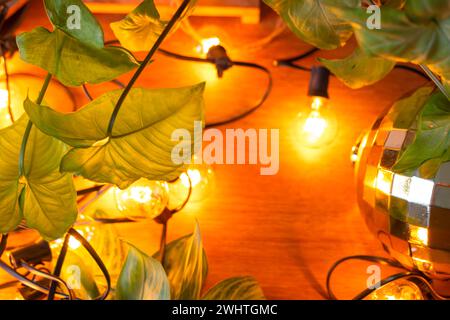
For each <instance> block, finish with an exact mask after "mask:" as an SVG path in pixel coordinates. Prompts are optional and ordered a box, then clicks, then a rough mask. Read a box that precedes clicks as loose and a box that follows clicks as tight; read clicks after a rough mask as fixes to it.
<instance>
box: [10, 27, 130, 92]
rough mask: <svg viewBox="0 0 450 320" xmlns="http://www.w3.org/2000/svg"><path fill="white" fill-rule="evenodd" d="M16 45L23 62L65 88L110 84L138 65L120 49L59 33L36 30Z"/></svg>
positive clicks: (22, 37) (20, 36)
mask: <svg viewBox="0 0 450 320" xmlns="http://www.w3.org/2000/svg"><path fill="white" fill-rule="evenodd" d="M17 44H18V46H19V52H20V57H21V58H22V59H23V60H24V61H26V62H28V63H31V64H33V65H36V66H39V67H41V68H42V69H44V70H47V71H48V72H49V73H51V74H52V75H54V76H55V77H57V78H58V80H60V81H61V82H62V83H63V84H64V85H66V86H79V85H82V84H84V83H86V82H87V83H102V82H105V81H109V80H112V79H115V78H117V77H118V76H120V75H121V74H123V73H126V72H128V71H130V70H132V69H134V68H135V67H136V66H137V65H138V63H137V61H136V60H135V59H134V57H133V56H132V55H131V54H130V53H129V52H128V51H126V50H124V49H122V48H119V47H106V48H103V47H102V48H98V47H95V46H91V45H89V44H86V43H83V42H80V41H78V40H77V39H75V38H73V37H71V36H69V35H68V34H66V33H65V32H63V31H61V30H60V29H55V31H53V32H50V31H48V30H47V29H45V28H42V27H38V28H36V29H34V30H33V31H31V32H25V33H22V34H20V35H19V36H17Z"/></svg>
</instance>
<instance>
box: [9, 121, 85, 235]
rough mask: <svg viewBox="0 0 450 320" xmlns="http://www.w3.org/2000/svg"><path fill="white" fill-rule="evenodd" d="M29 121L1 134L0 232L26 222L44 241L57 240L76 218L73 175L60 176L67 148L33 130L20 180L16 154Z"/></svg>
mask: <svg viewBox="0 0 450 320" xmlns="http://www.w3.org/2000/svg"><path fill="white" fill-rule="evenodd" d="M27 123H28V118H27V117H26V116H22V117H21V118H20V119H19V120H17V121H16V122H15V123H14V124H13V125H12V126H10V127H7V128H5V129H3V130H0V149H1V150H2V152H3V153H4V154H5V155H7V156H4V157H1V158H0V177H1V179H0V232H1V233H7V232H9V231H12V230H14V229H15V228H16V227H17V225H18V224H19V223H20V221H21V220H22V219H23V218H25V220H26V224H27V226H29V227H30V228H33V229H36V230H38V231H39V233H40V234H41V235H42V236H43V237H44V238H45V239H47V240H53V239H56V238H60V237H61V236H63V235H64V233H65V232H66V231H67V229H68V228H69V227H70V226H71V225H72V224H73V223H74V222H75V220H76V217H77V206H76V192H75V187H74V185H73V180H72V175H71V174H67V173H60V172H59V163H60V161H61V158H62V156H63V155H64V153H65V152H66V150H67V147H66V146H65V145H64V144H63V143H62V142H61V141H58V140H56V139H54V138H52V137H49V136H47V135H45V134H43V133H42V132H40V131H39V130H37V129H36V128H32V129H31V132H30V136H29V139H28V143H27V149H26V153H25V159H24V173H23V176H22V177H21V176H19V165H18V159H19V153H20V148H21V144H22V139H23V135H24V132H25V128H26V126H27Z"/></svg>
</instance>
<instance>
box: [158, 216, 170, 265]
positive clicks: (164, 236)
mask: <svg viewBox="0 0 450 320" xmlns="http://www.w3.org/2000/svg"><path fill="white" fill-rule="evenodd" d="M168 223H169V222H168V221H166V222H164V223H163V229H162V233H161V241H160V245H159V257H160V262H161V265H162V266H163V268H164V265H165V261H166V244H167V226H168Z"/></svg>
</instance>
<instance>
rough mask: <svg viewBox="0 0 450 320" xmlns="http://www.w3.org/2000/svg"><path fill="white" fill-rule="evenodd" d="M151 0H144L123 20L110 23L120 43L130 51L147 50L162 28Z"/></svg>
mask: <svg viewBox="0 0 450 320" xmlns="http://www.w3.org/2000/svg"><path fill="white" fill-rule="evenodd" d="M166 24H167V23H166V22H164V21H161V19H160V16H159V13H158V10H157V9H156V6H155V4H154V2H153V0H144V2H142V3H141V4H140V5H139V6H138V7H137V8H136V9H134V10H133V11H132V12H131V13H130V14H128V15H127V16H126V17H125V18H124V19H123V20H121V21H117V22H113V23H111V25H110V26H111V29H112V30H113V32H114V35H115V36H116V38H117V39H118V40H119V41H120V44H121V45H122V46H124V47H125V48H127V49H128V50H131V51H148V50H150V48H151V47H152V46H153V45H154V44H155V42H156V40H157V39H158V37H159V36H160V34H161V33H162V31H163V30H164V27H165V26H166Z"/></svg>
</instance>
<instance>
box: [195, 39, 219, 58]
mask: <svg viewBox="0 0 450 320" xmlns="http://www.w3.org/2000/svg"><path fill="white" fill-rule="evenodd" d="M219 45H220V39H219V38H218V37H212V38H206V39H202V40H200V43H199V44H198V46H197V47H196V51H197V52H198V53H200V54H203V55H207V54H208V52H209V50H211V48H212V47H215V46H219Z"/></svg>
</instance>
